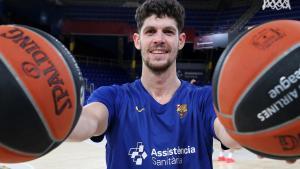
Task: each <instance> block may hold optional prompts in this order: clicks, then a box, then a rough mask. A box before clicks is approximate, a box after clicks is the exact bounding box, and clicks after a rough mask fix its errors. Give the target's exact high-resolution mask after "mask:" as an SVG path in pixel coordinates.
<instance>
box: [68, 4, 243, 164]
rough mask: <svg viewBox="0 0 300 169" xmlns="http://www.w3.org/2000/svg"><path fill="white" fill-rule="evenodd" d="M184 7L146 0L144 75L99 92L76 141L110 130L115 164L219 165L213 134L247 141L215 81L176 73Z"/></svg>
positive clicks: (140, 17) (139, 16)
mask: <svg viewBox="0 0 300 169" xmlns="http://www.w3.org/2000/svg"><path fill="white" fill-rule="evenodd" d="M184 17H185V11H184V8H183V7H182V6H181V4H179V2H177V1H176V0H147V1H145V2H144V3H143V4H142V5H141V6H140V7H139V8H138V9H137V10H136V16H135V19H136V22H137V30H138V32H137V33H135V34H134V35H133V40H134V44H135V47H136V48H137V49H138V50H140V51H141V55H142V61H143V67H142V76H141V79H138V80H136V81H134V82H132V83H127V84H123V85H113V86H103V87H100V88H98V89H97V90H95V91H94V92H93V94H92V95H91V97H90V98H89V100H88V104H87V105H86V106H85V107H84V108H83V112H82V115H81V117H80V120H79V122H78V124H77V126H76V127H75V129H74V131H73V132H72V134H71V135H70V137H69V140H73V141H82V140H85V139H88V138H90V137H91V136H95V135H96V136H97V135H105V137H106V139H107V146H106V161H107V168H109V169H120V168H122V169H129V168H144V169H152V168H170V169H177V168H186V169H189V168H200V169H211V168H212V146H213V138H214V137H215V138H217V139H219V140H220V141H221V142H222V143H223V144H225V145H226V146H227V147H230V148H240V145H239V144H238V143H237V142H235V141H234V140H233V139H232V138H231V137H230V136H229V135H228V134H227V132H226V131H225V129H224V127H223V126H222V125H221V123H220V122H219V120H218V118H217V117H216V114H215V112H214V109H213V103H212V92H211V87H203V88H199V87H196V86H194V85H192V84H190V83H189V82H186V81H183V80H180V79H179V78H178V77H177V73H176V59H177V54H178V51H179V50H181V49H182V48H183V47H184V44H185V40H186V35H185V33H183V32H182V30H183V26H184Z"/></svg>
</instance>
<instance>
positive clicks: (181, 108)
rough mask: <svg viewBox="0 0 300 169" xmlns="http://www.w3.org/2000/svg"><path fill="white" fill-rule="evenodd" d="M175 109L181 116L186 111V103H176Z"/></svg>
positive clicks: (181, 116)
mask: <svg viewBox="0 0 300 169" xmlns="http://www.w3.org/2000/svg"><path fill="white" fill-rule="evenodd" d="M176 111H177V113H178V114H179V116H180V118H183V116H184V115H185V114H186V113H187V111H188V109H187V104H177V105H176Z"/></svg>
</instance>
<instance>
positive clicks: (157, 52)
mask: <svg viewBox="0 0 300 169" xmlns="http://www.w3.org/2000/svg"><path fill="white" fill-rule="evenodd" d="M151 53H154V54H162V53H167V52H166V51H160V50H159V51H157V50H156V51H151Z"/></svg>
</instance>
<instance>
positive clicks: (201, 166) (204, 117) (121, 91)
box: [88, 80, 216, 169]
mask: <svg viewBox="0 0 300 169" xmlns="http://www.w3.org/2000/svg"><path fill="white" fill-rule="evenodd" d="M91 102H101V103H103V104H105V105H106V106H107V108H108V111H109V120H108V123H109V125H108V129H107V131H106V132H105V136H106V139H107V145H106V162H107V168H108V169H135V168H136V169H153V168H164V169H194V168H197V169H212V146H213V137H215V133H214V128H213V124H214V120H215V118H216V114H215V112H214V110H213V104H212V90H211V87H202V88H199V87H196V86H194V85H191V84H189V83H188V82H186V81H181V85H180V87H179V88H178V89H177V91H176V93H175V94H174V96H173V97H172V99H171V100H170V101H169V102H168V103H166V104H164V105H161V104H160V103H158V102H157V101H156V100H154V98H153V97H152V96H151V95H150V94H149V93H148V92H147V91H146V89H145V88H144V87H143V85H142V83H141V81H140V80H136V81H135V82H133V83H128V84H124V85H121V86H119V85H113V86H104V87H100V88H98V89H97V90H95V91H94V92H93V94H92V95H91V96H90V98H89V99H88V103H91Z"/></svg>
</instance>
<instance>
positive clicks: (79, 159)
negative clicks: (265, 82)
mask: <svg viewBox="0 0 300 169" xmlns="http://www.w3.org/2000/svg"><path fill="white" fill-rule="evenodd" d="M104 146H105V143H104V142H103V143H98V144H95V143H91V142H89V141H86V142H81V143H70V142H66V143H63V144H62V145H61V146H59V147H58V148H56V149H55V150H53V151H52V152H50V153H49V154H47V155H45V156H43V157H41V158H39V159H36V160H33V161H30V162H27V163H24V164H17V165H8V164H2V165H1V164H0V169H105V168H106V165H105V148H104ZM219 147H220V144H219V143H217V142H215V144H214V149H215V152H214V155H213V159H214V169H300V160H299V161H297V162H296V163H295V164H287V163H286V162H285V161H279V160H271V159H258V158H257V157H256V156H255V155H254V154H252V153H250V152H248V151H247V150H244V149H242V150H239V151H236V152H234V158H235V160H236V162H235V163H232V164H228V163H225V162H218V161H216V158H217V155H218V153H219V149H220V148H219ZM1 166H2V167H1Z"/></svg>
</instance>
